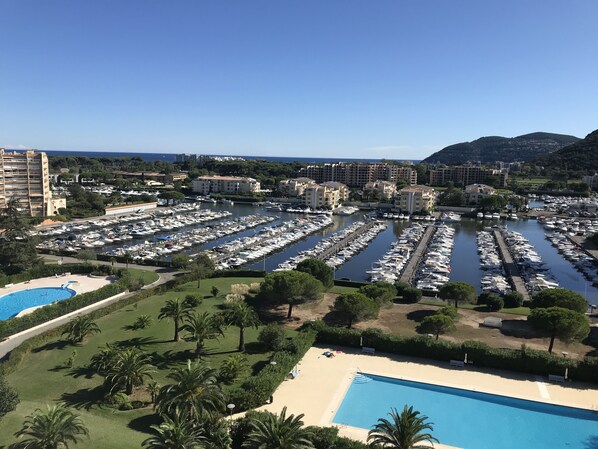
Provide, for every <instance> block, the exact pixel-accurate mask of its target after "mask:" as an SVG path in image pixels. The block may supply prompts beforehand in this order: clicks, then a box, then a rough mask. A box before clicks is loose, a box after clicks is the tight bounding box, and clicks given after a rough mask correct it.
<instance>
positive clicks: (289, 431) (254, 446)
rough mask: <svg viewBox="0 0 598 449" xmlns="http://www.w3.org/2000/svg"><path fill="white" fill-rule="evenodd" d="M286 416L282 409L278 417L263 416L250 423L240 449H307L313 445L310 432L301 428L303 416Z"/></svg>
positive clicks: (269, 414) (268, 414)
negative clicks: (247, 433) (242, 448)
mask: <svg viewBox="0 0 598 449" xmlns="http://www.w3.org/2000/svg"><path fill="white" fill-rule="evenodd" d="M286 414H287V408H286V407H284V408H283V409H282V411H281V412H280V415H274V414H272V413H267V414H264V415H263V416H262V417H260V418H258V419H253V420H251V421H250V429H251V430H250V431H249V435H248V437H247V439H246V440H245V442H244V443H243V445H242V446H241V447H245V448H249V449H309V448H313V447H314V445H313V444H312V442H311V441H310V439H309V438H310V436H311V434H310V432H309V431H307V430H306V429H304V428H303V421H301V418H303V416H304V415H303V414H301V415H298V416H294V415H289V416H288V417H287V416H286Z"/></svg>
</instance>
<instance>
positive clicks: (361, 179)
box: [299, 162, 417, 189]
mask: <svg viewBox="0 0 598 449" xmlns="http://www.w3.org/2000/svg"><path fill="white" fill-rule="evenodd" d="M299 176H302V177H307V178H310V179H313V180H314V181H316V182H318V183H322V182H327V181H337V182H342V183H343V184H346V185H347V186H349V187H357V188H360V189H361V188H363V187H364V186H365V185H366V184H367V183H368V182H374V181H378V180H380V181H391V182H394V183H398V182H404V183H406V184H409V185H414V184H417V171H415V169H414V168H412V167H409V166H406V165H396V164H389V163H386V162H381V163H372V164H370V163H366V162H338V163H330V164H318V165H308V166H307V167H304V168H302V169H301V170H300V171H299Z"/></svg>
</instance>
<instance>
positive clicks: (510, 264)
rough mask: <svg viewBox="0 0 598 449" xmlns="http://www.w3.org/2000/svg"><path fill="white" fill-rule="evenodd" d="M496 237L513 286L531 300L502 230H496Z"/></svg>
mask: <svg viewBox="0 0 598 449" xmlns="http://www.w3.org/2000/svg"><path fill="white" fill-rule="evenodd" d="M494 237H495V238H496V243H497V246H498V252H499V254H500V257H501V259H502V262H503V265H504V267H505V272H506V274H507V276H509V278H510V279H511V284H512V286H513V287H515V291H517V292H519V293H521V294H522V295H523V300H524V301H527V300H529V299H530V298H529V293H528V291H527V288H525V282H523V279H522V278H521V275H520V274H519V267H518V266H517V264H516V263H515V261H514V260H513V257H512V256H511V253H510V251H509V248H508V247H507V244H506V243H505V239H504V238H503V236H502V234H501V232H500V231H494Z"/></svg>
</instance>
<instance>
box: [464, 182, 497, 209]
mask: <svg viewBox="0 0 598 449" xmlns="http://www.w3.org/2000/svg"><path fill="white" fill-rule="evenodd" d="M495 193H496V190H495V189H494V187H490V186H488V185H486V184H470V185H468V186H465V189H464V194H465V199H466V200H467V204H480V200H481V199H482V198H484V197H486V196H489V195H494V194H495Z"/></svg>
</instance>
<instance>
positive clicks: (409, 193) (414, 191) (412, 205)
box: [397, 186, 436, 214]
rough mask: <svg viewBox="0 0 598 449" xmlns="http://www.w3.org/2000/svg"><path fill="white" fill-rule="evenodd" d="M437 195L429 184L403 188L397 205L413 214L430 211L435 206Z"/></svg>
mask: <svg viewBox="0 0 598 449" xmlns="http://www.w3.org/2000/svg"><path fill="white" fill-rule="evenodd" d="M435 200H436V195H435V192H434V189H433V188H432V187H428V186H411V187H405V188H404V189H401V191H400V192H399V198H398V202H397V205H398V206H399V208H400V209H401V211H403V212H406V213H409V214H413V213H420V212H430V211H432V209H433V208H434V202H435Z"/></svg>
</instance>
